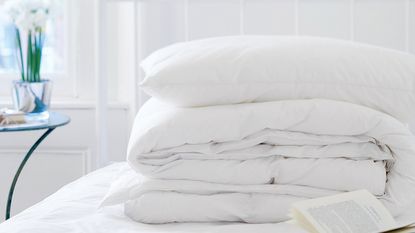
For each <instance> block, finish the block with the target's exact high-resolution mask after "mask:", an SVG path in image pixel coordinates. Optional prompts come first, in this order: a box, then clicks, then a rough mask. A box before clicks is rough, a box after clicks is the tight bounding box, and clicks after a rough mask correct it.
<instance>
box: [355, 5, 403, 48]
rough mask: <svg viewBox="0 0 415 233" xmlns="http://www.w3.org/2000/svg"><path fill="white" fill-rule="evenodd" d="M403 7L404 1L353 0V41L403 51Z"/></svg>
mask: <svg viewBox="0 0 415 233" xmlns="http://www.w3.org/2000/svg"><path fill="white" fill-rule="evenodd" d="M405 7H406V4H405V0H355V9H354V15H355V18H354V28H355V39H356V40H357V41H362V42H366V43H371V44H375V45H379V46H384V47H388V48H394V49H400V50H405V49H406V48H405V47H406V31H405V30H406V20H407V17H406V12H407V11H406V8H405Z"/></svg>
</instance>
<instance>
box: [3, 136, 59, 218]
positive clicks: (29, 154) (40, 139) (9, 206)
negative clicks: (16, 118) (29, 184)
mask: <svg viewBox="0 0 415 233" xmlns="http://www.w3.org/2000/svg"><path fill="white" fill-rule="evenodd" d="M54 129H55V128H49V129H48V130H47V131H46V132H45V133H44V134H43V135H42V136H41V137H40V138H39V139H38V140H37V141H36V142H35V144H33V146H32V147H31V148H30V150H29V151H28V152H27V154H26V156H25V157H24V158H23V160H22V162H21V163H20V166H19V168H18V169H17V172H16V174H15V175H14V178H13V182H12V185H11V186H10V190H9V196H8V198H7V207H6V220H7V219H9V218H10V209H11V206H12V199H13V192H14V188H15V186H16V183H17V180H18V179H19V176H20V173H21V172H22V170H23V168H24V166H25V165H26V162H27V161H28V160H29V158H30V156H31V155H32V153H33V152H34V151H35V150H36V148H37V147H38V146H39V145H40V143H41V142H42V141H43V140H44V139H45V138H46V137H47V136H48V135H49V134H50V133H51V132H52V131H53V130H54Z"/></svg>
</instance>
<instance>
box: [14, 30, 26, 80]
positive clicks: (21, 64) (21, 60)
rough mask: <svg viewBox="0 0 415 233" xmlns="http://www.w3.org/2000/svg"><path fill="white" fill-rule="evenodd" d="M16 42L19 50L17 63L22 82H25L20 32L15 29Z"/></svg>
mask: <svg viewBox="0 0 415 233" xmlns="http://www.w3.org/2000/svg"><path fill="white" fill-rule="evenodd" d="M16 42H17V48H18V50H19V53H18V55H17V56H18V61H19V65H20V67H19V68H20V74H21V78H22V81H23V82H24V81H25V76H24V73H25V72H24V64H23V51H22V41H21V39H20V31H19V29H18V28H17V27H16Z"/></svg>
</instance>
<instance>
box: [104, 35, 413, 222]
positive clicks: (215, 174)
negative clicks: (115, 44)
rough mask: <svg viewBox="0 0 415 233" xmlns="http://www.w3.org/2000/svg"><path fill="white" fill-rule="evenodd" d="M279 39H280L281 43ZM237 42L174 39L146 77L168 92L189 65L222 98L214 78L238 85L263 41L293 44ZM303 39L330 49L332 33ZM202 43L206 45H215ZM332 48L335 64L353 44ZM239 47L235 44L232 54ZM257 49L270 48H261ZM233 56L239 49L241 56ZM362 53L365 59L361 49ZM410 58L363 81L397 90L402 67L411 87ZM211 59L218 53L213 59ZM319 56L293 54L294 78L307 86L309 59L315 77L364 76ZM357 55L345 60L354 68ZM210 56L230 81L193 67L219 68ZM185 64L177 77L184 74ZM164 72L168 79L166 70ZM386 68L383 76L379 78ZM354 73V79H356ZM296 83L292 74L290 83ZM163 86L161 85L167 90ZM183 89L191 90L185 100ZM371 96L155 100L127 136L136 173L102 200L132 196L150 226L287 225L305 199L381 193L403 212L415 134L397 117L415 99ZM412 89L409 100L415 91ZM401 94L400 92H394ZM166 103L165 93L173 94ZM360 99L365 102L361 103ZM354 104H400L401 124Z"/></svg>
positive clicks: (130, 202) (129, 209)
mask: <svg viewBox="0 0 415 233" xmlns="http://www.w3.org/2000/svg"><path fill="white" fill-rule="evenodd" d="M238 38H239V39H240V40H242V41H244V40H245V39H244V38H242V37H238ZM273 38H274V39H275V41H274V43H271V42H272V41H273ZM232 40H235V38H222V39H213V41H214V42H215V43H216V47H214V48H215V49H212V51H211V52H207V51H204V52H206V53H200V51H199V52H197V51H196V52H193V53H192V51H193V50H192V49H193V48H197V47H194V46H190V50H189V49H186V48H187V47H188V46H184V45H176V47H177V46H178V47H179V48H180V50H178V51H176V50H175V49H177V48H176V47H175V46H173V47H170V48H167V49H165V50H166V51H163V50H162V51H161V52H158V53H161V54H170V53H171V54H170V56H161V57H159V58H157V59H156V58H155V57H154V56H155V55H153V56H150V58H149V59H150V61H148V60H147V62H145V65H144V66H147V67H148V66H149V65H148V64H149V63H151V62H155V61H157V62H160V64H161V63H162V64H163V65H162V66H161V67H160V66H156V67H157V68H153V69H150V70H146V72H147V75H148V80H147V81H148V82H149V80H152V79H157V80H158V81H160V80H161V81H162V82H165V83H161V84H160V83H159V84H160V85H161V86H163V85H164V87H165V88H167V89H169V88H170V87H172V86H173V87H175V85H174V84H171V83H169V82H170V81H171V80H170V81H168V80H166V79H164V76H163V75H167V74H168V73H169V72H170V74H171V79H172V80H173V81H174V80H175V79H177V78H178V76H177V75H179V74H182V75H186V74H187V75H190V72H193V74H192V75H195V76H194V77H193V78H194V79H198V77H199V76H200V77H202V81H201V82H202V83H203V82H205V83H204V84H205V85H206V87H209V88H210V89H209V88H208V89H209V90H210V91H212V92H213V93H210V95H209V96H207V97H206V98H207V99H209V98H210V97H211V96H214V94H215V90H216V89H215V86H209V84H210V83H211V82H213V83H215V82H216V83H217V82H221V81H223V80H225V79H223V78H224V77H228V79H229V80H228V79H226V80H228V81H230V82H233V81H236V82H238V80H239V78H238V77H245V78H246V77H248V76H244V75H243V74H244V73H243V71H244V70H243V69H242V70H240V68H241V67H245V66H239V65H241V64H245V63H243V62H242V63H241V61H244V60H245V59H243V58H244V56H245V58H246V59H247V58H249V59H252V58H253V57H252V54H262V53H264V52H265V53H267V51H268V50H267V49H265V50H264V48H271V50H272V48H274V47H279V46H280V47H282V48H285V46H286V44H285V43H282V42H281V38H279V37H269V38H266V40H265V41H267V43H268V44H267V43H265V44H266V45H267V46H265V47H264V46H263V45H264V37H260V38H259V39H257V41H256V42H257V43H256V44H255V43H254V44H253V43H247V44H245V47H243V46H242V47H238V46H236V48H235V47H232V46H230V45H229V41H232ZM251 40H254V39H253V38H252V37H248V39H247V41H251ZM284 40H285V38H283V41H284ZM296 40H297V41H296V43H300V42H301V41H302V42H301V43H300V44H301V45H304V44H305V45H307V44H313V45H316V44H319V43H320V44H319V46H314V47H315V48H316V49H320V48H322V47H323V46H322V45H323V44H327V43H328V44H330V45H331V44H332V43H331V42H330V40H329V41H328V40H327V39H321V40H319V39H315V38H313V39H312V40H311V42H310V38H305V39H303V40H298V39H296ZM218 41H219V42H218ZM220 41H222V42H220ZM237 41H239V40H237ZM298 41H300V42H298ZM192 43H196V44H197V42H192ZM199 43H202V44H206V42H205V41H201V42H199ZM334 44H336V46H337V47H336V46H335V47H333V48H332V49H334V51H333V52H332V53H327V54H326V55H325V56H326V57H325V56H323V58H324V59H321V62H322V63H324V62H327V59H328V58H330V56H331V58H332V60H333V59H334V60H336V59H337V58H339V56H338V52H339V51H344V49H345V48H348V47H350V44H349V43H346V42H344V43H340V42H339V41H336V42H335V43H334ZM191 45H194V44H191ZM183 46H184V48H183ZM229 46H230V47H231V48H234V50H231V52H229V51H228V53H227V54H226V50H227V48H228V47H229ZM342 46H343V47H342ZM359 46H360V47H362V45H359ZM258 47H259V48H261V49H260V50H255V49H256V48H258ZM288 47H289V48H290V51H294V54H296V52H298V51H297V50H298V48H297V50H296V49H295V48H293V47H290V46H288ZM303 47H304V46H300V47H299V48H303ZM312 48H313V46H311V47H310V48H309V49H308V53H314V54H317V52H318V50H313V49H312ZM335 48H337V50H336V49H335ZM221 49H222V50H221ZM223 49H224V50H225V52H224V51H223ZM362 49H363V52H362V51H360V50H356V51H358V52H359V53H360V54H359V55H360V56H362V57H364V56H363V55H362V54H364V51H365V47H362ZM372 49H373V48H372ZM369 50H370V49H369ZM377 50H380V51H375V52H376V53H377V54H378V56H380V57H379V58H378V57H376V58H377V60H378V61H380V60H382V61H383V58H382V56H386V57H388V54H389V53H391V51H389V50H386V51H384V50H382V49H379V48H377ZM172 51H175V52H172ZM218 51H221V52H218ZM235 51H237V52H236V53H235ZM252 51H255V53H252ZM277 51H278V50H277ZM268 52H269V51H268ZM372 52H373V51H372ZM218 53H219V54H218ZM220 53H225V55H227V56H225V57H226V58H227V59H230V60H229V61H228V62H226V63H224V64H223V65H219V64H216V63H215V62H214V61H211V58H212V56H213V57H218V56H219V55H220ZM287 53H288V51H287ZM156 54H157V53H156ZM177 54H179V55H180V54H187V55H186V56H178V55H177ZM188 54H193V56H188ZM212 54H213V55H212ZM235 54H237V56H236V57H233V56H234V55H235ZM268 54H269V53H268ZM350 54H354V53H353V52H350ZM350 54H349V55H350ZM222 55H223V54H222ZM329 55H330V56H329ZM177 56H178V57H177ZM292 56H295V55H292ZM350 56H351V55H350ZM354 56H355V57H356V56H357V57H359V56H358V55H356V54H354ZM402 56H403V57H400V56H398V55H397V54H393V56H390V57H389V58H391V59H392V60H394V61H395V62H396V64H395V66H394V67H393V68H391V67H388V68H384V69H383V71H382V70H381V71H379V72H380V73H377V72H374V73H373V75H375V76H373V77H368V79H369V81H365V82H367V85H369V86H372V87H378V86H388V85H389V84H390V82H391V80H390V77H388V75H390V74H392V73H384V72H386V71H385V70H388V71H391V72H392V70H394V72H395V73H394V75H395V77H405V78H403V79H401V80H406V81H405V82H407V83H411V82H413V80H410V79H409V78H408V77H409V76H410V74H412V77H415V71H412V68H413V67H412V68H411V69H408V67H407V64H409V63H411V62H412V60H413V59H414V58H413V57H410V58H406V55H402ZM206 57H208V58H209V59H207V60H206ZM219 57H220V56H219ZM311 57H313V58H314V59H315V58H319V56H317V55H315V56H308V57H307V56H306V57H305V58H304V59H299V60H300V62H299V63H296V61H297V60H295V59H294V60H292V61H291V62H292V63H294V64H291V69H293V70H290V72H289V73H293V74H294V73H295V74H297V75H298V77H299V79H298V80H300V81H301V80H302V77H303V76H302V74H303V72H302V71H301V70H302V65H304V64H307V63H308V62H310V66H309V67H313V66H318V67H319V68H318V69H314V70H313V69H311V70H310V72H311V71H313V72H314V73H312V74H309V73H305V74H307V75H308V76H307V77H308V78H315V79H316V80H319V78H318V77H320V76H319V74H320V73H321V72H323V73H324V72H326V74H331V75H334V76H333V77H332V78H331V82H329V84H330V85H331V84H335V83H337V84H339V83H342V82H344V81H345V79H346V81H347V79H348V74H357V73H359V72H358V71H356V70H352V71H349V70H343V71H344V72H340V73H339V75H337V76H336V75H335V74H336V73H335V72H334V73H332V72H331V71H333V70H332V67H330V68H327V69H324V68H323V67H324V66H323V65H322V64H320V63H319V62H318V61H314V60H307V59H310V58H311ZM340 57H341V56H340ZM352 57H353V56H352ZM268 58H270V57H268ZM297 58H298V57H297ZM306 58H307V59H306ZM344 58H348V56H345V57H344ZM389 58H388V59H389ZM183 59H184V60H183ZM186 59H187V60H186ZM241 59H242V60H241ZM388 59H386V60H388ZM411 59H412V60H411ZM349 60H350V59H349ZM349 60H348V59H346V63H347V61H349ZM408 60H411V61H408ZM178 61H179V62H178ZM186 61H187V62H186ZM206 61H211V62H212V63H213V64H214V65H212V66H210V69H213V70H212V71H210V72H211V73H209V74H214V73H216V74H220V73H221V71H222V70H228V71H229V70H232V72H231V74H233V75H229V73H227V72H225V74H226V76H220V77H221V79H215V77H213V81H212V80H210V81H209V80H207V79H203V77H208V75H206V74H205V73H201V72H195V71H196V70H197V69H196V70H195V67H194V66H196V67H199V68H200V67H201V70H200V71H204V70H206V66H209V64H211V63H205V62H206ZM277 61H279V60H278V59H277V60H276V61H274V62H275V63H276V64H275V66H276V65H278V62H277ZM401 61H404V62H401ZM338 62H340V63H341V62H344V59H339V60H338ZM369 63H370V62H369ZM270 64H271V63H270ZM372 65H373V64H372ZM389 65H391V66H393V65H392V64H389ZM248 66H249V64H248ZM326 66H327V65H326ZM235 67H237V68H235ZM298 67H300V68H298ZM339 67H340V66H339ZM375 67H376V65H374V66H369V69H373V68H375ZM262 68H264V67H262ZM296 68H297V69H300V71H299V70H296ZM235 69H236V70H238V71H237V72H236V71H235ZM252 69H253V70H251V71H250V72H251V73H250V75H253V74H255V72H254V71H255V69H254V68H252ZM256 70H257V72H258V73H261V72H262V73H267V74H269V77H273V76H275V75H276V77H280V76H279V75H281V73H278V72H277V71H278V70H279V68H275V69H274V68H273V69H265V70H263V69H261V66H260V67H259V68H256ZM167 71H169V72H167ZM176 71H177V72H178V73H175V72H176ZM179 71H180V72H179ZM182 71H183V72H184V73H183V72H182ZM337 71H339V70H337ZM366 71H367V70H366ZM366 71H365V72H366ZM166 72H167V73H166ZM186 72H187V73H186ZM235 72H236V73H235ZM241 72H242V73H241ZM158 73H159V74H163V75H161V76H158ZM235 74H236V76H235ZM344 74H347V75H344ZM241 75H242V76H241ZM378 75H380V76H382V77H383V78H379V77H378ZM209 77H210V76H209ZM296 77H297V76H296ZM350 77H352V76H350ZM245 78H243V79H245ZM222 79H223V80H222ZM349 79H350V80H352V81H353V78H349ZM253 80H254V79H253ZM298 80H297V79H295V78H294V80H291V81H294V82H296V81H298ZM354 80H355V81H356V79H354ZM251 81H252V80H251ZM320 81H321V80H320ZM326 81H327V80H326ZM371 82H372V83H371ZM321 85H324V83H321ZM340 86H341V85H340ZM340 86H339V87H340ZM181 88H182V89H183V90H187V91H188V93H191V92H192V87H186V85H184V86H181ZM345 88H347V87H345ZM250 89H251V87H249V86H248V87H247V88H246V92H247V93H251V91H252V90H250ZM254 89H255V90H256V91H257V92H258V93H261V91H263V90H261V88H254ZM153 90H156V89H153ZM219 90H221V89H219ZM298 90H300V89H295V88H294V89H292V90H291V91H293V92H294V93H296V91H298ZM301 90H304V89H302V88H301ZM176 91H178V90H176ZM308 91H309V92H308V93H311V92H312V90H308ZM320 91H321V90H320ZM160 92H163V88H162V89H160ZM184 92H186V91H184ZM219 92H220V91H219ZM287 93H288V92H287ZM345 93H346V92H344V93H343V94H345ZM348 93H349V94H350V93H351V92H348ZM354 93H357V92H354ZM379 93H381V92H379ZM379 93H378V94H379ZM170 94H172V92H170ZM182 94H183V93H182V92H181V93H180V94H177V95H182ZM234 94H235V93H234V92H232V91H230V92H229V95H230V96H232V95H234ZM240 94H241V95H240V97H243V95H242V93H240ZM371 94H373V92H363V93H359V94H358V95H351V96H350V97H352V98H350V99H348V101H349V102H341V101H337V99H338V98H333V99H335V100H329V99H315V98H314V97H320V95H317V94H316V95H312V94H310V96H308V97H311V98H313V99H304V98H300V97H301V93H298V96H299V97H298V99H296V100H279V101H274V102H260V103H245V104H234V103H233V101H230V102H229V103H228V102H225V104H229V105H217V106H206V107H186V108H181V107H175V106H173V105H169V104H166V103H163V102H160V101H158V100H156V99H154V98H153V99H151V100H150V101H149V102H147V103H146V104H145V106H144V107H143V108H142V109H141V110H140V112H139V113H138V115H137V118H136V120H135V124H134V127H133V130H132V133H131V138H130V142H129V149H128V157H127V160H128V162H129V164H130V166H131V167H132V168H133V169H135V170H136V171H137V174H133V175H132V174H127V175H125V176H121V177H120V178H119V179H118V181H116V182H114V184H113V185H112V188H111V189H110V191H109V193H108V194H107V196H106V197H105V198H104V200H103V205H113V204H119V203H125V212H126V214H127V215H128V216H129V217H131V218H132V219H134V220H137V221H140V222H145V223H169V222H214V221H221V222H249V223H264V222H280V221H284V220H287V219H288V209H289V207H290V205H291V204H292V203H293V202H296V201H298V200H302V199H305V198H313V197H320V196H325V195H330V194H335V193H338V192H344V191H352V190H357V189H367V190H369V191H370V192H371V193H372V194H374V195H376V196H377V197H378V198H379V199H380V200H381V201H382V202H383V203H384V204H385V205H386V207H387V208H388V209H389V210H390V211H391V212H392V214H393V215H394V216H398V215H399V214H401V213H402V212H403V211H404V210H405V208H406V207H408V206H409V205H412V204H414V202H415V196H414V195H413V193H415V156H414V155H415V138H414V136H413V135H412V134H411V132H410V131H409V129H408V128H407V127H406V126H405V124H404V123H402V122H401V121H402V120H403V118H404V117H400V116H403V114H398V113H403V112H405V110H406V109H408V106H410V105H407V104H408V103H411V104H413V106H415V101H414V100H413V98H412V97H408V98H407V99H406V100H407V101H408V102H405V103H404V104H401V103H400V99H399V98H400V97H401V94H402V93H401V92H400V90H399V91H396V93H395V94H396V95H395V94H394V93H392V94H391V95H390V96H387V103H385V102H383V100H384V98H383V97H385V96H383V97H382V98H383V99H382V98H380V99H378V98H377V97H379V95H375V96H372V95H371ZM407 94H408V96H409V92H408V93H407ZM154 95H155V96H156V97H157V96H158V95H156V94H154ZM221 95H222V94H221ZM237 95H239V94H237ZM392 96H395V97H396V98H395V99H393V98H392ZM191 97H192V96H187V98H191ZM169 98H173V99H174V97H169ZM195 98H200V96H197V97H195ZM385 98H386V97H385ZM160 99H162V100H164V98H163V97H161V98H160ZM287 99H290V98H287ZM353 99H355V100H356V101H352V100H353ZM176 100H177V99H176ZM208 101H210V100H208ZM411 101H412V102H411ZM242 102H243V101H242ZM350 102H352V103H350ZM353 102H355V103H357V104H364V103H371V104H373V106H375V105H376V106H380V107H379V108H377V109H380V110H382V111H385V112H388V106H389V107H390V106H392V105H390V104H391V103H397V104H395V105H394V106H393V111H392V110H391V111H390V112H388V113H390V114H391V115H394V116H395V117H396V118H399V119H400V120H401V121H399V120H397V119H396V118H394V117H392V116H390V115H388V114H386V113H382V112H380V111H377V110H374V109H371V108H368V107H364V106H361V105H357V104H355V103H353ZM212 103H213V102H212ZM366 105H370V104H366ZM404 106H405V109H404ZM383 107H385V108H383Z"/></svg>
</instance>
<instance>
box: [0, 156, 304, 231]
mask: <svg viewBox="0 0 415 233" xmlns="http://www.w3.org/2000/svg"><path fill="white" fill-rule="evenodd" d="M129 169H130V168H129V166H128V165H127V164H126V163H114V164H112V165H109V166H107V167H105V168H102V169H99V170H97V171H95V172H92V173H90V174H89V175H87V176H85V177H82V178H81V179H79V180H76V181H74V182H73V183H70V184H68V185H66V186H64V187H63V188H61V189H60V190H59V191H57V192H56V193H55V194H53V195H51V196H50V197H48V198H46V199H45V200H43V201H41V202H40V203H38V204H36V205H34V206H32V207H30V208H28V209H27V210H25V211H23V212H21V213H20V214H18V215H16V216H13V217H12V218H11V219H10V220H8V221H6V222H4V223H2V224H0V233H6V232H7V233H22V232H30V233H47V232H53V233H104V232H105V233H109V232H111V233H115V232H123V233H165V232H166V233H167V232H175V233H179V232H180V233H190V232H206V233H221V232H235V233H244V232H261V233H268V232H270V233H271V232H272V233H275V232H284V233H304V232H305V231H303V230H302V229H300V228H299V227H296V226H294V225H292V224H289V223H279V224H241V223H239V224H230V223H226V224H225V223H192V224H189V223H186V224H160V225H149V224H142V223H137V222H134V221H133V220H131V219H129V218H128V217H126V216H125V215H124V211H123V205H117V206H112V207H103V208H99V204H100V202H101V200H102V198H103V197H104V195H105V194H106V192H107V191H108V189H109V187H110V184H111V182H112V181H113V180H114V179H115V177H116V176H117V174H119V173H120V172H125V171H128V170H129Z"/></svg>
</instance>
